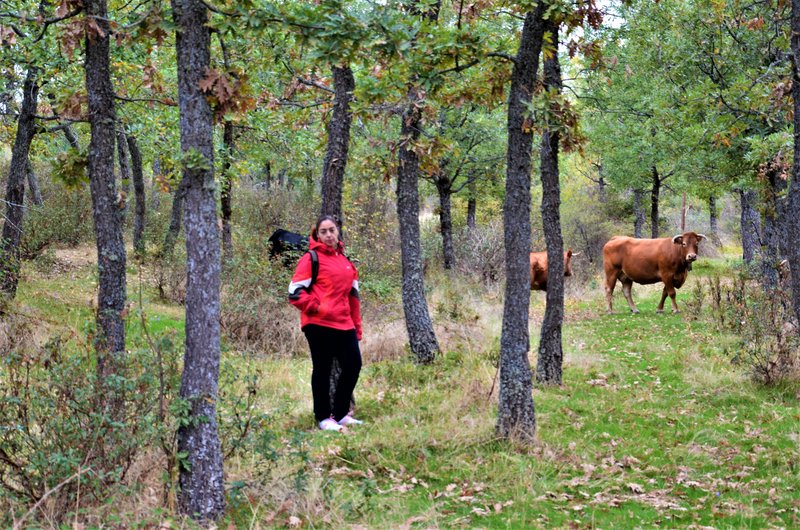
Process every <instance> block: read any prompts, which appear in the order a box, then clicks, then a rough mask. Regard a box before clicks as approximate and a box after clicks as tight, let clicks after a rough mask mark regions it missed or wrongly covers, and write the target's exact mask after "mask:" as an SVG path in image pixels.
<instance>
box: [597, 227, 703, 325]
mask: <svg viewBox="0 0 800 530" xmlns="http://www.w3.org/2000/svg"><path fill="white" fill-rule="evenodd" d="M704 239H706V236H704V235H703V234H696V233H694V232H686V233H685V234H683V235H679V236H675V237H662V238H659V239H634V238H632V237H625V236H615V237H612V238H611V240H610V241H609V242H608V243H606V244H605V246H604V247H603V268H604V269H605V273H606V302H607V304H608V312H609V313H611V312H612V311H611V296H612V295H613V294H614V287H616V285H617V280H619V281H620V282H621V283H622V292H623V293H624V294H625V299H626V300H627V301H628V306H630V308H631V311H633V312H634V313H638V312H639V310H638V309H636V304H634V303H633V298H631V287H632V286H633V282H636V283H640V284H651V283H657V282H664V291H663V292H662V293H661V302H660V303H659V304H658V312H659V313H663V312H664V300H666V299H667V295H669V297H670V298H671V299H672V312H673V313H677V312H678V304H677V303H676V302H675V289H680V287H681V286H682V285H683V282H685V281H686V277H687V276H688V275H689V271H690V270H692V263H693V262H694V261H695V260H696V259H697V246H698V244H699V243H700V241H702V240H704Z"/></svg>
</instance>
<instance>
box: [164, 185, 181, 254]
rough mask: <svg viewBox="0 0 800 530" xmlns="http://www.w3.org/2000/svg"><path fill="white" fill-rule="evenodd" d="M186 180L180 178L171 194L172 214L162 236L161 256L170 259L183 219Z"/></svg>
mask: <svg viewBox="0 0 800 530" xmlns="http://www.w3.org/2000/svg"><path fill="white" fill-rule="evenodd" d="M186 185H187V182H186V180H185V179H184V178H183V177H181V181H180V183H179V184H178V187H177V189H175V191H174V192H173V194H172V214H171V216H170V221H169V227H167V233H166V235H165V236H164V246H163V247H162V249H161V256H163V257H170V256H172V251H173V250H174V249H175V242H176V241H177V240H178V235H180V233H181V219H182V218H183V200H184V198H185V197H186Z"/></svg>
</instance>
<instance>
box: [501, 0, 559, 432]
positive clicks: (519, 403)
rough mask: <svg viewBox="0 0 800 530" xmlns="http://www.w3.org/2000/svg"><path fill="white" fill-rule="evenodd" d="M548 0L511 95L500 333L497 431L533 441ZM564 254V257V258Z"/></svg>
mask: <svg viewBox="0 0 800 530" xmlns="http://www.w3.org/2000/svg"><path fill="white" fill-rule="evenodd" d="M545 10H546V6H545V2H543V1H540V2H538V3H537V4H536V10H535V11H530V12H528V13H527V15H526V16H525V23H524V25H523V27H522V36H521V38H520V45H519V51H518V52H517V56H516V59H515V62H514V70H513V72H512V74H511V89H510V92H509V97H508V154H507V163H508V167H507V171H506V198H505V203H504V205H503V227H504V241H505V248H506V288H505V301H504V303H503V329H502V334H501V338H500V391H499V403H498V411H497V425H496V431H497V434H498V436H500V437H501V438H514V439H517V440H520V441H523V442H532V441H533V439H534V436H535V435H536V412H535V410H534V404H533V395H532V390H533V382H532V380H531V367H530V363H529V361H528V351H529V349H530V336H529V333H528V308H529V306H530V288H531V276H530V275H531V271H530V260H529V257H528V256H529V253H530V245H531V220H530V218H531V216H530V213H531V148H532V146H533V131H532V125H533V124H532V122H531V117H530V116H529V114H528V107H529V105H530V102H531V98H532V96H533V88H534V84H535V82H536V71H537V69H538V67H539V53H540V52H541V49H542V40H543V37H544V28H545V24H544V13H545ZM562 259H563V258H562Z"/></svg>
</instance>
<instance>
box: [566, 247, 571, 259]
mask: <svg viewBox="0 0 800 530" xmlns="http://www.w3.org/2000/svg"><path fill="white" fill-rule="evenodd" d="M567 257H568V258H571V257H572V249H569V250H567Z"/></svg>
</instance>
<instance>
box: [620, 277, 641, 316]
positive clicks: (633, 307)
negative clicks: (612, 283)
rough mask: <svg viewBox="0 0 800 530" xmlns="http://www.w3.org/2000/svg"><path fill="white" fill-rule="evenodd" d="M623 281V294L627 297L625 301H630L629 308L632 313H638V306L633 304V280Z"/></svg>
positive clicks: (626, 279)
mask: <svg viewBox="0 0 800 530" xmlns="http://www.w3.org/2000/svg"><path fill="white" fill-rule="evenodd" d="M621 281H622V293H623V294H624V295H625V300H627V301H628V307H630V308H631V312H632V313H638V312H639V310H638V309H637V308H636V304H634V303H633V296H631V287H633V280H631V279H630V278H625V279H623V280H621Z"/></svg>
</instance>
